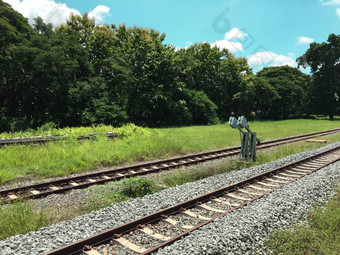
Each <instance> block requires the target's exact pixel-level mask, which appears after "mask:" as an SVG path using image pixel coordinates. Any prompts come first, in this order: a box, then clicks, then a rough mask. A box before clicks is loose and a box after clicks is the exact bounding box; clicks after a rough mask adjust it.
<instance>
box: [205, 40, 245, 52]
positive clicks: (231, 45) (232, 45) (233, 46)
mask: <svg viewBox="0 0 340 255" xmlns="http://www.w3.org/2000/svg"><path fill="white" fill-rule="evenodd" d="M210 45H211V47H217V48H220V49H227V50H229V51H230V52H231V53H234V52H242V51H243V46H242V43H240V42H230V41H228V40H220V41H216V42H214V43H211V44H210Z"/></svg>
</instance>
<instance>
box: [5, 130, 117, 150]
mask: <svg viewBox="0 0 340 255" xmlns="http://www.w3.org/2000/svg"><path fill="white" fill-rule="evenodd" d="M96 135H105V136H106V137H108V138H115V137H117V133H116V132H106V133H98V134H96V133H93V134H90V135H88V136H83V135H81V136H77V137H75V138H76V139H77V140H78V141H81V140H89V139H91V138H93V137H95V136H96ZM65 140H67V137H58V136H34V137H18V138H0V147H1V146H5V145H13V144H29V143H46V142H53V141H65Z"/></svg>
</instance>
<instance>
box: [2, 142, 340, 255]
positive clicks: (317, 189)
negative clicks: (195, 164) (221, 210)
mask: <svg viewBox="0 0 340 255" xmlns="http://www.w3.org/2000/svg"><path fill="white" fill-rule="evenodd" d="M339 145H340V142H338V143H334V144H331V145H328V146H326V147H323V148H320V149H316V150H313V151H308V152H303V153H299V154H296V155H292V156H288V157H285V158H283V159H280V160H277V161H273V162H270V163H267V164H264V165H261V166H256V167H252V168H247V169H243V170H240V171H235V172H230V173H225V174H220V175H216V176H213V177H209V178H206V179H203V180H201V181H197V182H193V183H186V184H184V185H181V186H177V187H174V188H170V189H167V190H163V191H160V192H158V193H155V194H152V195H148V196H145V197H142V198H137V199H132V200H130V201H127V202H123V203H119V204H116V205H114V206H112V207H108V208H103V209H101V210H98V211H94V212H92V213H90V214H87V215H83V216H80V217H77V218H75V219H73V220H69V221H65V222H60V223H58V224H55V225H52V226H49V227H44V228H41V229H39V230H38V231H35V232H30V233H28V234H25V235H18V236H13V237H10V238H7V239H5V240H3V241H0V254H42V253H44V252H47V251H49V250H51V249H55V248H57V247H60V246H62V245H65V244H68V243H71V242H74V241H77V240H80V239H82V238H85V237H88V236H90V235H93V234H95V233H98V232H100V231H103V230H105V229H108V228H112V227H115V226H117V225H120V224H121V223H123V222H127V221H130V220H134V219H136V218H139V217H141V216H144V215H146V214H149V213H152V212H155V211H158V210H160V209H163V208H166V207H168V206H171V205H174V204H177V203H179V202H183V201H185V200H188V199H191V198H194V197H196V196H198V195H202V194H204V193H207V192H209V191H213V190H215V189H218V188H221V187H224V186H227V185H230V184H232V183H235V182H238V181H241V180H243V179H245V178H249V177H251V176H254V175H256V174H259V173H262V172H265V171H268V170H270V169H272V168H274V167H279V166H282V165H285V164H288V163H291V162H293V161H297V160H299V159H301V158H304V157H307V156H311V155H314V154H316V153H318V152H321V151H324V150H326V149H329V148H332V147H335V146H339ZM209 164H213V162H209ZM339 169H340V163H339V162H337V163H335V164H333V165H331V166H328V167H325V168H323V169H321V170H319V171H317V172H316V173H313V174H311V175H309V176H306V177H304V178H303V179H301V180H298V181H297V182H294V183H291V184H289V185H287V186H285V187H284V188H283V189H280V190H277V191H275V192H273V193H271V194H270V195H268V196H266V197H264V198H262V199H260V200H258V201H255V202H253V203H251V204H250V205H248V206H247V207H244V208H241V209H239V210H236V211H234V212H232V213H230V214H228V215H226V216H224V217H223V218H220V219H218V220H217V221H216V222H214V223H211V224H209V225H206V226H204V227H202V228H201V229H199V230H197V231H195V232H193V233H191V234H190V235H189V236H187V237H185V238H183V239H182V240H180V241H178V242H176V243H174V244H173V245H171V246H168V247H166V248H164V249H162V250H160V251H159V252H158V253H159V254H188V253H189V252H190V253H191V254H221V253H223V254H228V253H230V254H252V253H253V252H254V251H255V250H257V251H258V252H259V253H262V252H264V248H263V240H264V238H265V237H266V236H267V235H268V234H269V233H271V231H272V230H273V229H274V228H282V227H287V226H288V225H290V224H291V223H294V222H297V221H300V220H304V219H305V216H306V212H307V211H308V209H309V208H311V207H312V206H313V205H315V203H316V202H319V203H323V202H325V201H326V200H327V199H329V197H330V196H331V195H332V194H333V192H334V187H335V184H336V181H337V180H338V179H339V178H340V171H339Z"/></svg>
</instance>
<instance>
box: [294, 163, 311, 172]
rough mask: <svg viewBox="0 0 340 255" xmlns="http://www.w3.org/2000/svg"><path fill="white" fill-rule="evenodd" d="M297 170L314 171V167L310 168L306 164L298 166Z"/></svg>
mask: <svg viewBox="0 0 340 255" xmlns="http://www.w3.org/2000/svg"><path fill="white" fill-rule="evenodd" d="M297 168H300V169H302V170H306V171H311V170H313V168H314V167H312V166H309V165H307V164H304V165H301V166H297Z"/></svg>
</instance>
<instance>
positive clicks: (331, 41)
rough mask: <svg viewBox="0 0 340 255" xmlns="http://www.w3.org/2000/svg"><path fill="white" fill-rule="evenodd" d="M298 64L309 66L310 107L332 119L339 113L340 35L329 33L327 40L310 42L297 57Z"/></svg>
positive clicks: (313, 110)
mask: <svg viewBox="0 0 340 255" xmlns="http://www.w3.org/2000/svg"><path fill="white" fill-rule="evenodd" d="M297 62H298V64H299V66H303V67H310V68H311V72H312V74H313V80H312V83H311V88H310V97H311V101H310V109H311V111H312V112H314V113H319V114H320V113H321V114H327V115H328V116H329V119H331V120H332V119H333V117H334V115H335V114H336V113H340V101H339V95H340V35H335V34H330V35H329V37H328V40H327V42H323V43H312V44H310V47H309V49H308V50H307V51H306V53H305V54H303V55H302V56H301V57H299V58H298V59H297Z"/></svg>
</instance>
